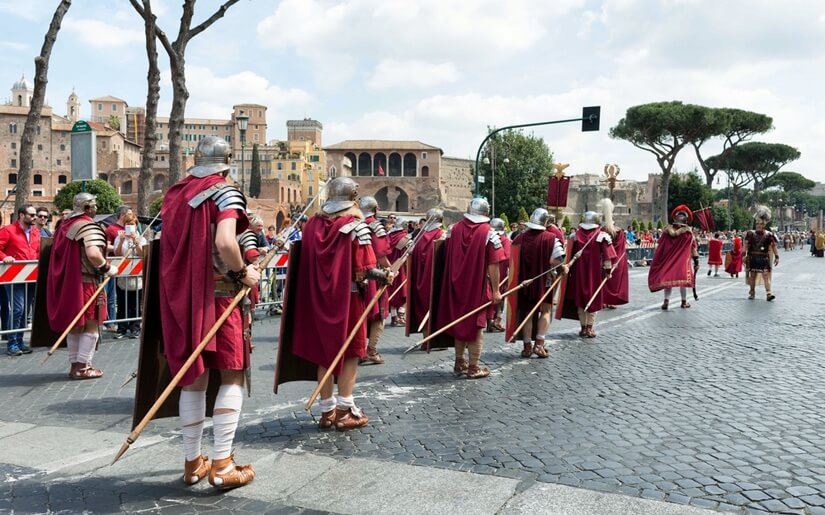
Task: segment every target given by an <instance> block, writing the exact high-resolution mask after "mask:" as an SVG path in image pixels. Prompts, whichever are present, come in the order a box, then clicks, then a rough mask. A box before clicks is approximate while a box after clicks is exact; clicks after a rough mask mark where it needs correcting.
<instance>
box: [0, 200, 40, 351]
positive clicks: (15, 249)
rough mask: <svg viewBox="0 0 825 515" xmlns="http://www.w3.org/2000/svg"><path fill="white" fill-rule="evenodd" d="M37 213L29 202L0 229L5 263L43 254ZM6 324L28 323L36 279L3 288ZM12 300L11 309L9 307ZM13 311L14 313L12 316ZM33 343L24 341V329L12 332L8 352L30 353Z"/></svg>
mask: <svg viewBox="0 0 825 515" xmlns="http://www.w3.org/2000/svg"><path fill="white" fill-rule="evenodd" d="M36 215H37V212H36V210H35V209H34V206H32V205H31V204H26V205H24V206H21V207H20V208H19V209H18V210H17V221H16V222H14V223H13V224H10V225H7V226H5V227H3V228H2V229H0V259H2V260H3V263H5V264H11V263H14V262H15V261H37V258H38V257H39V255H40V232H39V230H38V229H37V228H36V227H35V226H34V219H35V216H36ZM2 292H3V294H2V298H0V302H2V304H3V306H4V307H5V309H4V310H3V315H5V316H4V317H3V318H4V320H3V322H4V324H3V325H4V326H5V327H6V328H9V329H22V328H24V327H25V325H26V319H27V312H28V310H29V309H30V308H31V304H32V300H33V299H34V283H31V284H8V285H5V286H3V288H2ZM9 303H11V306H10V307H11V309H9ZM9 311H11V317H9ZM30 353H31V347H29V346H28V345H26V344H25V343H23V333H22V332H18V333H12V334H11V335H9V340H8V343H7V345H6V354H8V355H9V356H20V355H21V354H30Z"/></svg>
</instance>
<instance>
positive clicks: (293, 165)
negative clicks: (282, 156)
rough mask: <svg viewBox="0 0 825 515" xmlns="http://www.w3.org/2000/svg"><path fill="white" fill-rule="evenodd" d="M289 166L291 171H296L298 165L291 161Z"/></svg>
mask: <svg viewBox="0 0 825 515" xmlns="http://www.w3.org/2000/svg"><path fill="white" fill-rule="evenodd" d="M291 165H292V169H293V170H297V169H298V163H296V162H295V161H293V162H292V163H291Z"/></svg>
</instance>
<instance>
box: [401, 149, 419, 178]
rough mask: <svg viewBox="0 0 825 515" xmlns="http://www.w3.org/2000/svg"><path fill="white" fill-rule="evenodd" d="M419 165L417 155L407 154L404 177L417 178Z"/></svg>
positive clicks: (405, 156)
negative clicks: (416, 173)
mask: <svg viewBox="0 0 825 515" xmlns="http://www.w3.org/2000/svg"><path fill="white" fill-rule="evenodd" d="M417 169H418V165H417V164H416V161H415V154H413V153H412V152H407V153H406V154H404V177H415V172H416V170H417Z"/></svg>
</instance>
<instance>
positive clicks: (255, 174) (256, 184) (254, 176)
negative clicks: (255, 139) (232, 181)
mask: <svg viewBox="0 0 825 515" xmlns="http://www.w3.org/2000/svg"><path fill="white" fill-rule="evenodd" d="M249 196H250V197H252V198H258V197H260V196H261V156H260V155H259V154H258V144H257V143H255V144H254V145H252V171H251V172H250V173H249Z"/></svg>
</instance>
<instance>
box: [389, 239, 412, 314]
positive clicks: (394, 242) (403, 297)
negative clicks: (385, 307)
mask: <svg viewBox="0 0 825 515" xmlns="http://www.w3.org/2000/svg"><path fill="white" fill-rule="evenodd" d="M406 236H407V231H403V230H401V231H393V232H391V233H389V235H388V236H387V240H388V243H389V246H390V255H389V256H388V258H389V260H390V263H395V261H396V260H397V259H399V258H400V257H401V256H403V255H404V252H405V250H406V247H402V248H401V249H398V248H397V247H398V244H399V242H401V240H403V239H404V238H405V237H406ZM406 280H407V267H405V266H402V267H401V268H400V269H399V270H398V275H397V276H395V279H394V280H393V282H392V284H391V285H390V287H389V288H387V291H388V292H389V293H390V295H391V294H392V293H394V292H395V291H396V290H398V288H399V287H400V288H401V289H400V290H398V293H396V294H395V296H394V297H393V298H392V299H390V301H389V302H390V307H393V308H400V307H401V306H405V305H406V304H407V288H408V286H409V285H407V284H405V285H404V286H401V284H402V283H403V282H404V281H406Z"/></svg>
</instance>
